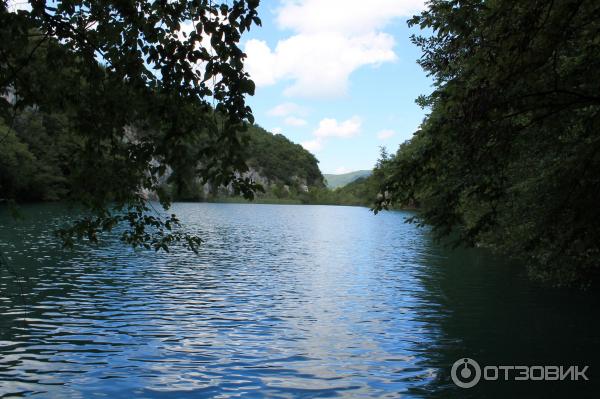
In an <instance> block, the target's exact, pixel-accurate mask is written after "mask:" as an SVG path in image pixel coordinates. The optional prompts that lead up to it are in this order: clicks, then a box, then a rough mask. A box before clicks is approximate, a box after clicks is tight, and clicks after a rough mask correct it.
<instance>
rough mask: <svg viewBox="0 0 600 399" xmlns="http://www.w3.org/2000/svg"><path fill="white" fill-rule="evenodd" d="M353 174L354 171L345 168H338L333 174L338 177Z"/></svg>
mask: <svg viewBox="0 0 600 399" xmlns="http://www.w3.org/2000/svg"><path fill="white" fill-rule="evenodd" d="M350 172H352V169H349V168H346V167H344V166H340V167H339V168H336V169H335V170H334V171H333V173H334V174H336V175H343V174H344V173H350Z"/></svg>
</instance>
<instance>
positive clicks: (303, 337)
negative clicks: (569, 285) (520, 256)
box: [0, 204, 600, 398]
mask: <svg viewBox="0 0 600 399" xmlns="http://www.w3.org/2000/svg"><path fill="white" fill-rule="evenodd" d="M66 212H67V211H66V210H64V209H63V208H62V207H60V206H59V205H36V206H30V207H26V208H25V213H26V214H27V215H28V218H27V220H26V221H24V222H14V221H11V220H10V219H9V217H8V216H7V215H6V214H5V213H0V246H1V247H0V249H1V251H2V252H3V253H4V256H5V257H7V258H8V259H9V265H10V266H11V267H12V268H13V269H14V270H13V272H9V271H7V270H6V269H4V270H2V272H1V274H0V278H1V280H0V312H1V316H0V356H1V357H0V396H2V395H9V394H22V395H27V394H32V393H40V396H42V397H73V398H78V397H81V398H87V397H90V396H92V395H93V394H100V393H102V394H105V395H106V396H110V397H113V398H119V397H123V398H128V397H131V396H134V395H137V396H140V397H194V398H197V397H261V396H268V397H290V398H292V397H390V398H391V397H400V396H402V397H423V396H431V395H436V396H455V395H458V394H460V395H464V394H465V393H470V394H473V395H476V396H477V397H479V396H481V395H482V394H485V395H487V396H490V395H492V394H495V393H497V394H503V393H507V392H508V393H514V392H517V391H518V392H521V391H523V392H526V391H527V392H528V393H529V394H531V392H535V393H536V394H535V395H534V396H536V395H537V394H541V393H544V395H545V396H546V397H548V396H549V394H552V393H558V392H560V391H561V389H563V388H564V389H569V390H571V391H572V390H573V389H576V390H578V392H581V390H585V389H589V390H590V392H591V387H592V385H591V384H592V383H593V381H591V382H590V384H588V385H585V386H583V385H582V384H575V385H574V384H566V383H561V384H560V385H557V383H555V384H554V385H551V386H549V385H547V384H546V385H541V384H539V383H538V384H537V385H532V384H522V385H519V386H515V384H514V383H512V384H500V383H493V382H485V383H481V384H479V386H477V387H476V388H473V389H472V390H469V391H460V392H459V391H458V388H455V387H454V386H453V384H452V382H451V381H450V379H449V370H450V366H451V365H452V363H453V362H454V361H455V360H456V359H458V358H460V357H463V356H469V357H473V358H475V359H477V360H478V361H480V363H482V364H593V362H595V356H593V355H592V354H593V353H594V351H596V352H597V350H598V349H599V348H600V344H599V341H598V334H597V327H598V322H597V320H596V317H595V316H596V313H595V312H596V309H597V308H598V306H597V305H598V303H597V300H596V299H595V298H594V296H592V294H581V293H573V292H568V291H558V290H549V289H544V288H541V287H536V286H535V285H533V284H531V283H529V282H528V281H527V280H525V278H524V275H523V273H522V272H521V271H520V269H518V268H516V267H515V266H514V265H508V264H503V263H502V262H500V261H499V260H498V259H494V258H493V257H491V256H490V255H489V254H486V253H483V252H481V251H452V252H450V251H447V250H444V249H443V248H441V247H440V246H439V245H436V244H434V243H432V241H431V239H430V238H429V236H428V234H427V232H426V231H425V230H422V229H417V228H416V227H414V226H412V225H407V224H405V223H403V222H404V218H405V217H406V214H405V213H403V212H388V213H384V214H380V215H378V216H374V215H373V214H372V213H370V212H369V211H368V210H367V209H365V208H352V207H327V206H277V205H243V204H242V205H235V204H177V205H176V206H175V212H176V213H177V214H178V216H180V218H181V219H182V220H183V221H184V222H185V224H186V225H187V226H188V227H191V228H193V229H196V230H197V231H198V232H199V233H200V234H201V235H202V237H203V238H204V239H205V240H206V242H205V244H204V247H203V249H202V251H201V253H200V255H199V256H195V255H190V254H189V253H186V252H182V251H175V252H174V253H171V254H163V253H159V254H155V253H152V252H146V251H133V250H131V249H129V248H127V247H124V246H123V245H122V244H121V243H119V242H118V241H115V240H108V241H105V242H104V243H103V244H102V245H101V246H98V247H93V248H90V247H78V248H77V249H75V250H74V251H72V252H65V251H61V250H59V249H57V246H56V242H55V239H54V238H53V236H52V230H53V229H54V228H55V227H56V226H57V224H58V223H59V222H60V221H61V218H62V217H64V215H65V214H66ZM15 273H16V274H17V275H19V276H21V277H22V278H23V279H24V280H25V282H24V283H23V284H22V285H21V286H19V285H17V284H15V277H14V274H15ZM20 287H21V288H22V289H23V295H20V293H19V289H20ZM594 375H595V374H594V372H593V367H592V370H591V372H590V373H588V376H590V377H592V380H593V377H594ZM515 390H516V391H515Z"/></svg>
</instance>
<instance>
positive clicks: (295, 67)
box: [242, 0, 431, 173]
mask: <svg viewBox="0 0 600 399" xmlns="http://www.w3.org/2000/svg"><path fill="white" fill-rule="evenodd" d="M422 8H423V1H421V0H370V1H364V0H292V1H288V0H283V1H279V0H262V1H261V4H260V7H259V14H260V17H261V19H262V22H263V26H262V28H256V27H255V28H253V29H252V31H251V32H250V33H249V34H246V35H245V36H244V38H243V42H242V48H244V51H245V52H246V53H247V54H248V59H247V62H246V68H247V70H248V72H249V73H250V75H251V76H252V78H253V79H254V81H255V82H256V83H257V90H256V95H255V96H254V97H250V98H249V99H248V103H249V104H250V106H251V107H252V109H253V111H254V116H255V118H256V122H257V123H258V124H259V125H261V126H262V127H264V128H265V129H267V130H269V131H271V132H279V133H282V134H284V135H285V136H287V137H288V138H289V139H290V140H292V141H294V142H296V143H301V144H302V145H303V146H304V147H305V148H307V149H308V150H309V151H311V152H312V153H313V154H315V155H316V157H317V159H319V161H320V164H319V165H320V168H321V170H322V171H323V173H344V172H348V171H353V170H358V169H370V168H372V167H373V165H374V163H375V161H376V160H377V157H378V154H379V147H380V146H385V147H387V149H388V150H389V151H395V150H396V149H397V148H398V145H399V144H400V143H402V142H403V141H405V140H406V139H409V138H410V137H411V136H412V133H413V132H414V131H415V129H416V128H417V127H418V125H419V124H420V123H421V121H422V119H423V117H424V115H425V111H424V110H422V109H420V108H419V107H418V106H417V105H416V104H415V102H414V100H415V98H416V97H417V96H419V95H420V94H427V93H429V92H430V91H431V79H430V78H428V77H427V76H426V75H425V73H424V72H423V70H422V69H421V67H419V65H417V63H416V60H417V59H418V58H419V56H420V51H419V49H418V48H417V47H416V46H414V45H413V44H412V43H411V42H410V35H411V34H412V33H418V28H408V26H407V24H406V20H407V19H408V18H409V17H410V16H412V15H413V14H415V13H417V12H419V10H421V9H422Z"/></svg>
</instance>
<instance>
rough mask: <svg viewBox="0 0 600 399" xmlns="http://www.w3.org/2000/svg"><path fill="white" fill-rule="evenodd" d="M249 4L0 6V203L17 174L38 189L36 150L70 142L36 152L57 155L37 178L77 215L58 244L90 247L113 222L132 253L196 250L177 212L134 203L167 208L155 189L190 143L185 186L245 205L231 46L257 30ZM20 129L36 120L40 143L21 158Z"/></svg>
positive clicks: (239, 79)
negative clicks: (152, 201) (233, 196)
mask: <svg viewBox="0 0 600 399" xmlns="http://www.w3.org/2000/svg"><path fill="white" fill-rule="evenodd" d="M258 3H259V2H258V0H239V1H233V2H218V1H214V2H213V1H211V0H194V1H184V0H175V1H162V0H159V1H139V0H137V1H136V0H132V1H104V0H103V1H99V0H91V1H77V0H74V1H73V0H71V1H58V2H54V1H40V0H31V1H30V2H29V4H30V9H28V10H13V9H10V8H9V4H8V2H7V1H2V2H0V26H1V28H0V91H1V92H2V93H1V94H2V97H1V98H0V118H1V121H2V123H1V126H0V134H1V136H0V142H1V143H3V144H2V150H0V151H1V152H2V155H3V160H2V162H1V165H0V168H2V170H3V173H2V176H1V177H0V198H2V199H4V200H16V199H20V198H21V197H22V196H21V195H20V194H19V193H20V192H21V193H22V192H24V191H23V187H19V184H20V181H21V179H19V176H18V174H28V173H29V174H31V173H35V174H36V175H37V178H38V179H45V178H46V177H45V176H46V175H44V174H43V173H42V172H44V171H42V169H43V168H40V167H41V164H40V163H39V162H38V165H37V166H36V162H33V158H36V154H32V152H33V153H35V152H36V151H35V145H38V144H39V145H50V146H55V145H58V143H57V141H56V140H60V138H64V137H65V136H66V135H69V136H71V137H72V139H71V140H69V146H67V148H62V149H61V151H59V152H54V153H53V152H52V151H50V152H49V154H46V155H44V156H59V157H60V158H61V162H58V163H55V165H59V167H60V168H61V172H60V173H56V171H54V172H53V171H45V172H47V174H50V175H52V176H60V177H61V178H60V179H58V180H57V181H56V182H54V183H53V184H54V185H56V187H55V188H56V189H58V190H60V189H61V186H62V189H65V188H68V190H67V192H66V193H65V194H66V197H67V198H68V199H70V200H72V201H74V202H76V203H79V204H83V205H84V206H85V208H86V209H87V210H88V216H86V217H84V218H82V219H81V220H79V221H78V222H77V223H76V224H74V225H72V226H69V227H67V228H65V229H64V230H63V231H62V236H63V238H64V239H65V242H67V243H69V242H71V241H72V239H73V238H74V237H87V238H89V239H90V240H92V241H95V240H97V237H98V234H99V233H100V232H102V231H106V230H110V229H112V228H113V227H114V226H115V225H117V224H119V223H122V222H125V223H126V224H127V225H129V229H127V230H126V231H125V232H124V233H123V236H122V238H123V239H124V240H125V241H127V242H129V243H131V244H132V245H134V246H137V245H144V246H146V247H154V248H156V249H161V248H162V249H168V244H169V243H171V242H173V241H177V240H183V241H184V242H185V243H187V245H188V246H189V247H190V248H192V249H195V248H196V246H197V244H198V243H199V239H198V238H197V237H193V236H189V235H187V234H185V233H184V232H182V231H181V230H177V229H175V226H176V225H177V223H178V221H177V219H176V217H175V215H167V216H165V215H164V214H163V213H159V212H156V213H152V208H151V207H150V206H149V204H148V202H147V200H146V196H145V195H144V193H146V192H150V191H151V192H156V193H157V194H158V196H159V198H160V200H161V203H162V205H163V207H164V208H165V209H167V208H168V206H169V199H168V196H166V195H164V193H163V192H162V191H161V189H160V183H161V179H162V177H163V176H164V174H165V173H166V170H167V168H168V166H169V165H170V164H174V163H176V162H177V161H178V159H180V151H181V149H182V148H183V147H185V146H189V145H194V146H195V148H196V149H197V153H198V155H199V159H198V162H197V163H196V167H195V169H194V174H195V175H196V176H198V177H199V178H201V179H202V180H204V181H211V182H214V183H216V184H225V185H232V186H233V187H234V188H235V189H236V190H237V191H239V192H241V193H242V194H243V195H244V196H246V197H252V195H253V191H254V190H255V189H256V185H255V184H254V183H253V182H252V181H250V180H249V179H245V178H242V177H240V176H241V174H240V172H244V171H245V170H246V169H247V166H246V164H245V161H244V154H243V139H242V137H241V136H242V133H243V131H244V129H245V125H246V123H247V122H250V123H252V122H253V117H252V113H251V110H250V108H249V107H248V106H247V105H246V104H245V96H246V95H251V94H253V93H254V83H253V82H252V81H251V80H250V78H249V76H248V74H247V73H246V72H245V71H244V68H243V60H244V57H245V55H244V53H243V52H242V51H241V49H240V48H239V47H238V43H239V40H240V37H241V34H243V33H244V32H245V31H246V30H248V29H250V28H251V26H252V25H253V24H260V19H259V18H258V16H257V7H258ZM24 113H30V114H31V113H37V114H38V115H39V117H38V118H37V120H36V118H23V114H24ZM25 120H26V121H27V123H35V124H36V126H30V127H28V128H27V129H26V130H27V132H29V133H27V134H30V135H34V134H37V133H40V132H41V133H43V134H42V136H37V138H36V139H35V140H32V141H31V142H30V143H29V144H30V145H28V147H27V148H26V147H25V146H24V145H23V144H24V143H23V141H24V140H25V141H26V139H24V132H25V130H23V129H21V128H22V126H21V127H20V126H19V123H20V122H23V121H25ZM19 131H20V132H21V134H19V133H18V132H19ZM44 141H45V143H44ZM34 142H35V143H34ZM36 143H37V144H36ZM32 148H33V149H32ZM40 153H41V152H40ZM32 156H33V158H32ZM37 156H38V157H39V156H41V155H40V154H37ZM28 159H29V161H32V162H26V161H27V160H28ZM36 159H37V160H38V161H39V159H38V158H36ZM42 164H43V162H42ZM21 166H23V168H21ZM28 168H29V169H28ZM7 170H10V171H11V172H10V173H8V172H6V171H7ZM62 179H65V180H67V181H68V184H66V185H65V184H63V183H64V182H63V181H62ZM41 186H42V185H40V187H41ZM43 186H47V184H46V185H43ZM51 191H53V193H48V195H49V196H50V197H52V195H54V194H55V193H56V191H55V190H51Z"/></svg>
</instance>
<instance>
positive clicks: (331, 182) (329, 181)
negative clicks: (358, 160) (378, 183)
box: [323, 170, 372, 190]
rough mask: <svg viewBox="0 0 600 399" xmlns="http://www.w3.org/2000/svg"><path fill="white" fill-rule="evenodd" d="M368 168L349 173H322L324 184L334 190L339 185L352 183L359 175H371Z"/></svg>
mask: <svg viewBox="0 0 600 399" xmlns="http://www.w3.org/2000/svg"><path fill="white" fill-rule="evenodd" d="M371 172H372V171H370V170H357V171H354V172H349V173H342V174H339V175H334V174H324V175H323V177H325V184H326V185H327V187H328V188H329V189H331V190H335V189H336V188H339V187H344V186H345V185H347V184H350V183H352V182H353V181H355V180H358V179H360V178H361V177H368V176H370V175H371Z"/></svg>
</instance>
